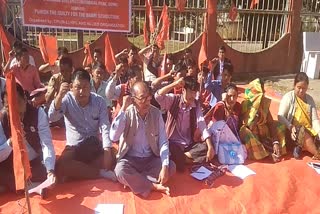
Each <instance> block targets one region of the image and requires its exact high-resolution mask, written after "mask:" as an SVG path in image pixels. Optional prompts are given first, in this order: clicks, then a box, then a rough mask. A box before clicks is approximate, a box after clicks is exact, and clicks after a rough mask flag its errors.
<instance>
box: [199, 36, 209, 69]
mask: <svg viewBox="0 0 320 214" xmlns="http://www.w3.org/2000/svg"><path fill="white" fill-rule="evenodd" d="M207 59H208V57H207V32H203V33H202V41H201V48H200V52H199V57H198V66H199V69H200V70H202V69H201V68H202V64H203V63H204V62H205V61H206V60H207Z"/></svg>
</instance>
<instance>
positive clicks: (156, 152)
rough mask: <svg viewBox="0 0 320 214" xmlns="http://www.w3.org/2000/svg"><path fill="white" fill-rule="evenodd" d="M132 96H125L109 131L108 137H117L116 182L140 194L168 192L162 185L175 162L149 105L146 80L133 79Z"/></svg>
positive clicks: (161, 124) (160, 123)
mask: <svg viewBox="0 0 320 214" xmlns="http://www.w3.org/2000/svg"><path fill="white" fill-rule="evenodd" d="M131 95H132V97H129V96H125V97H124V101H123V105H122V107H121V110H120V112H119V114H118V116H117V117H116V118H115V120H114V121H113V123H112V125H111V130H110V138H111V140H113V141H118V140H119V139H120V143H119V151H118V154H117V159H118V162H117V164H116V167H115V173H116V175H117V178H118V181H119V182H120V183H122V184H124V185H125V186H129V187H130V189H131V190H132V191H133V192H134V193H135V194H139V195H141V196H142V197H147V196H148V195H149V194H150V192H151V191H152V190H155V191H160V192H164V193H165V194H167V195H169V194H170V190H169V187H166V186H164V184H165V183H166V182H167V181H168V179H169V177H170V176H171V175H173V174H174V173H175V164H174V163H173V162H172V161H169V147H168V139H167V136H166V133H165V129H164V122H163V119H162V115H161V112H160V110H159V109H157V108H156V107H154V106H152V105H151V104H150V101H151V96H152V95H151V91H150V89H149V87H148V86H147V84H146V83H144V82H136V83H135V84H134V85H133V87H132V88H131ZM131 103H132V104H131Z"/></svg>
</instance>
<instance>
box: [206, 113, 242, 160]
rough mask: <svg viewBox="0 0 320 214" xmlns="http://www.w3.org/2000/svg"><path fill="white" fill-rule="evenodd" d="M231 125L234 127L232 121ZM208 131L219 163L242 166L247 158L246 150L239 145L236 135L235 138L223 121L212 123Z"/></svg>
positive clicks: (238, 138)
mask: <svg viewBox="0 0 320 214" xmlns="http://www.w3.org/2000/svg"><path fill="white" fill-rule="evenodd" d="M228 120H229V119H228ZM228 120H227V121H228ZM232 124H233V126H234V127H235V124H234V122H233V121H232ZM210 130H211V131H212V137H213V140H212V142H213V143H214V146H215V150H216V153H217V155H218V160H219V162H220V163H221V164H226V165H238V164H243V163H244V161H245V159H246V158H247V150H246V148H245V146H244V145H243V144H242V143H241V141H240V137H239V135H238V133H237V136H235V134H234V133H233V132H232V130H231V129H230V127H229V126H228V125H227V122H226V121H224V120H221V121H217V122H215V123H213V124H212V126H211V128H210Z"/></svg>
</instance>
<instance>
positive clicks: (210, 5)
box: [207, 0, 215, 15]
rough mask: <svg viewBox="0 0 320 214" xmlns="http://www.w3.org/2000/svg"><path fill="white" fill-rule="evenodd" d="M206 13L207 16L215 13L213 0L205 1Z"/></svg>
mask: <svg viewBox="0 0 320 214" xmlns="http://www.w3.org/2000/svg"><path fill="white" fill-rule="evenodd" d="M207 11H208V14H209V15H212V14H213V13H214V12H215V7H214V4H213V0H208V1H207Z"/></svg>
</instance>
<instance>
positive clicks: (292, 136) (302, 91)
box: [278, 72, 320, 160]
mask: <svg viewBox="0 0 320 214" xmlns="http://www.w3.org/2000/svg"><path fill="white" fill-rule="evenodd" d="M308 85H309V79H308V76H307V75H306V74H305V73H302V72H300V73H298V74H297V75H296V76H295V79H294V90H292V91H289V92H288V93H286V94H285V95H284V96H283V98H282V100H281V102H280V107H279V113H278V120H279V121H280V122H281V123H282V124H284V125H285V126H286V128H287V135H286V140H287V142H291V143H294V145H295V148H294V151H293V155H294V157H295V158H297V159H298V158H299V157H300V152H301V151H302V149H304V150H307V151H309V152H310V153H311V154H312V155H314V156H313V159H318V160H319V159H320V150H319V149H318V148H317V143H316V137H317V136H318V137H319V136H320V121H319V118H318V115H317V109H316V105H315V103H314V100H313V98H312V97H311V96H310V95H308V94H307V89H308Z"/></svg>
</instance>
